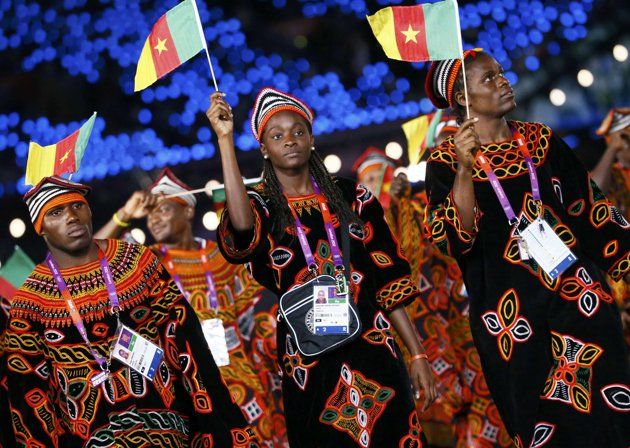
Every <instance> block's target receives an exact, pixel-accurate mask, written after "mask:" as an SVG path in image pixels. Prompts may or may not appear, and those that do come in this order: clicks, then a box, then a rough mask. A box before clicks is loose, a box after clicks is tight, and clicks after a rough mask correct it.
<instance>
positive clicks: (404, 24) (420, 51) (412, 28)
mask: <svg viewBox="0 0 630 448" xmlns="http://www.w3.org/2000/svg"><path fill="white" fill-rule="evenodd" d="M392 12H393V13H394V29H395V32H396V44H397V45H398V51H399V52H400V57H401V58H402V59H403V60H405V61H426V60H428V59H429V49H428V48H427V36H426V27H425V25H424V10H423V9H422V5H417V6H394V7H392Z"/></svg>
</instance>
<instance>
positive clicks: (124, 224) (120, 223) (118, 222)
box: [112, 212, 131, 227]
mask: <svg viewBox="0 0 630 448" xmlns="http://www.w3.org/2000/svg"><path fill="white" fill-rule="evenodd" d="M112 220H113V221H114V222H115V223H116V225H117V226H120V227H129V226H130V225H131V223H129V222H127V221H123V220H122V219H120V218H119V217H118V212H116V213H114V214H113V215H112Z"/></svg>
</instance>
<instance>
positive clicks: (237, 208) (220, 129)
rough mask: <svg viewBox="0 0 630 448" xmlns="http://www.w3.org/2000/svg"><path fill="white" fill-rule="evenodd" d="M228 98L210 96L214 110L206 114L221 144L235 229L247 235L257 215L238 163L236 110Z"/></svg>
mask: <svg viewBox="0 0 630 448" xmlns="http://www.w3.org/2000/svg"><path fill="white" fill-rule="evenodd" d="M224 96H225V94H224V93H221V92H215V93H213V94H212V95H210V108H209V109H208V110H207V111H206V116H207V117H208V120H209V121H210V125H211V126H212V129H213V130H214V133H215V134H216V136H217V140H218V143H219V152H220V153H221V167H222V169H223V182H224V183H225V195H226V203H227V209H228V210H229V213H230V222H231V224H232V226H233V228H234V230H236V231H238V232H245V231H249V230H252V229H253V228H254V214H253V212H252V208H251V205H250V203H249V198H248V197H247V191H246V190H245V184H244V183H243V178H242V176H241V170H240V169H239V167H238V163H237V161H236V153H235V151H234V116H233V115H232V108H231V107H230V105H229V104H228V103H227V102H226V101H225V99H224V98H223V97H224Z"/></svg>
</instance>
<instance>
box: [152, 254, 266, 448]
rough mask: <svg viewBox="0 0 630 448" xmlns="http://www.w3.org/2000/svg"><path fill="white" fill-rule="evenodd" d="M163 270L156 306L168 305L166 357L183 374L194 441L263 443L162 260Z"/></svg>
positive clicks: (244, 447) (162, 328) (242, 447)
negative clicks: (224, 378)
mask: <svg viewBox="0 0 630 448" xmlns="http://www.w3.org/2000/svg"><path fill="white" fill-rule="evenodd" d="M158 271H159V278H158V282H159V285H158V287H157V288H153V291H154V294H156V296H155V299H154V300H155V301H157V302H159V305H158V306H157V307H156V308H159V309H163V310H167V314H166V316H165V318H164V319H162V321H160V322H159V323H158V329H159V333H160V337H161V338H162V340H163V345H162V346H163V347H164V356H165V361H166V362H167V363H168V364H169V365H170V367H171V369H172V370H173V371H174V372H176V374H177V375H179V381H181V383H182V385H183V386H184V389H185V390H186V391H187V392H188V395H189V398H190V401H191V405H190V411H191V415H190V440H191V444H190V446H191V447H196V446H225V447H233V448H237V447H238V448H253V447H260V444H259V440H258V436H257V434H256V432H255V430H254V429H253V428H252V427H250V426H248V425H247V423H246V421H245V417H244V416H243V414H242V412H241V410H240V409H239V407H238V406H237V405H236V404H235V403H234V402H233V401H232V398H231V396H230V393H229V390H228V388H227V386H226V384H225V383H224V382H223V380H222V378H221V375H220V372H219V368H218V367H217V365H216V364H215V362H214V359H213V357H212V354H211V352H210V349H209V348H208V344H207V342H206V340H205V337H204V335H203V331H202V329H201V324H200V323H199V319H198V318H197V316H196V314H195V311H194V310H193V309H192V307H191V306H190V305H189V304H188V302H187V301H186V299H185V298H184V297H183V296H182V294H181V293H180V291H179V289H178V288H177V286H176V285H175V283H174V282H173V280H172V279H171V277H170V276H169V275H168V273H167V272H166V269H165V268H164V267H163V266H162V265H161V264H160V265H159V266H158Z"/></svg>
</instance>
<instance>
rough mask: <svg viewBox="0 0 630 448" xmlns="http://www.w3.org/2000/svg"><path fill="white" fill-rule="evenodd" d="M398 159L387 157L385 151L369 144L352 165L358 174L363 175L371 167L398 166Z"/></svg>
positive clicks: (354, 171)
mask: <svg viewBox="0 0 630 448" xmlns="http://www.w3.org/2000/svg"><path fill="white" fill-rule="evenodd" d="M396 165H397V164H396V161H395V160H394V159H391V158H389V157H387V154H385V153H384V152H383V151H381V150H380V149H378V148H377V147H375V146H368V147H367V148H366V150H365V151H363V153H362V154H361V155H360V156H359V158H358V159H357V160H356V161H355V162H354V165H352V172H353V173H356V174H357V176H359V177H360V176H362V175H363V174H364V173H365V172H367V171H368V170H369V169H370V168H373V167H377V168H381V167H383V166H390V167H392V168H395V167H396Z"/></svg>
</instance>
